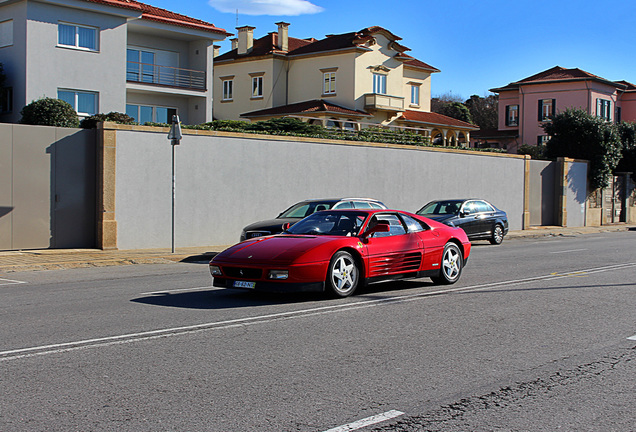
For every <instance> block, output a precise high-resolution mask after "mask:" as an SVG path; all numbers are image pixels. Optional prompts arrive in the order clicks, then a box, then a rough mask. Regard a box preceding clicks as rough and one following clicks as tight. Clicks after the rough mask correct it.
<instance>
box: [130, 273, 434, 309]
mask: <svg viewBox="0 0 636 432" xmlns="http://www.w3.org/2000/svg"><path fill="white" fill-rule="evenodd" d="M430 285H433V284H432V282H430V281H429V279H414V280H408V281H391V282H381V283H376V284H372V285H369V286H367V287H360V288H358V290H357V291H356V294H355V295H354V296H353V299H355V298H363V299H365V300H369V299H374V298H383V297H388V296H391V295H394V294H395V292H396V291H402V290H409V289H412V288H422V287H426V286H430ZM131 301H132V302H135V303H141V304H147V305H153V306H164V307H176V308H184V309H210V310H212V309H233V308H245V307H258V306H271V305H277V304H296V303H310V302H317V301H320V302H324V303H325V304H329V303H331V302H337V301H350V300H347V299H331V298H329V297H328V296H327V295H326V294H325V293H285V294H280V293H267V292H259V291H246V290H238V289H210V290H205V291H191V292H177V293H169V292H161V293H157V294H153V295H147V296H144V297H139V298H136V299H132V300H131Z"/></svg>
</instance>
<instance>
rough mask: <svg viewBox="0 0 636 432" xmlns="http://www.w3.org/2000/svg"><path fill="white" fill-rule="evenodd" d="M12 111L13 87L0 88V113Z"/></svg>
mask: <svg viewBox="0 0 636 432" xmlns="http://www.w3.org/2000/svg"><path fill="white" fill-rule="evenodd" d="M12 111H13V87H5V88H3V89H0V114H6V113H10V112H12Z"/></svg>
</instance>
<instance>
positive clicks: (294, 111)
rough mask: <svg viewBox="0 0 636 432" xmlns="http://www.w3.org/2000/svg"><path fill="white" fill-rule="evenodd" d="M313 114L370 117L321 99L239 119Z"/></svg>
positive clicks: (276, 108) (253, 113)
mask: <svg viewBox="0 0 636 432" xmlns="http://www.w3.org/2000/svg"><path fill="white" fill-rule="evenodd" d="M313 113H333V114H339V115H346V116H355V117H370V114H369V113H366V112H364V111H358V110H352V109H349V108H345V107H341V106H340V105H336V104H333V103H331V102H327V101H325V100H322V99H314V100H309V101H304V102H298V103H294V104H289V105H282V106H278V107H274V108H267V109H263V110H258V111H252V112H247V113H243V114H241V117H246V118H251V117H265V116H276V115H303V114H313Z"/></svg>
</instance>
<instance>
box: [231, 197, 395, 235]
mask: <svg viewBox="0 0 636 432" xmlns="http://www.w3.org/2000/svg"><path fill="white" fill-rule="evenodd" d="M331 209H334V210H344V209H386V206H385V205H384V204H382V203H381V202H380V201H378V200H375V199H371V198H329V199H315V200H306V201H301V202H299V203H296V204H294V205H293V206H291V207H290V208H288V209H287V210H285V211H284V212H282V213H281V214H279V215H278V216H277V217H276V219H269V220H264V221H260V222H255V223H253V224H251V225H248V226H246V227H245V228H243V232H242V233H241V239H240V241H243V240H247V239H251V238H254V237H262V236H268V235H272V234H280V233H282V232H283V225H285V224H288V223H289V224H292V225H293V224H295V223H296V222H298V221H299V220H301V219H303V218H305V217H307V216H309V215H310V214H313V213H315V212H317V211H321V210H331Z"/></svg>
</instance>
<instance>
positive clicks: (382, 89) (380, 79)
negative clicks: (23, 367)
mask: <svg viewBox="0 0 636 432" xmlns="http://www.w3.org/2000/svg"><path fill="white" fill-rule="evenodd" d="M373 93H375V94H381V95H385V94H387V93H386V74H380V73H375V72H374V73H373Z"/></svg>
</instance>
